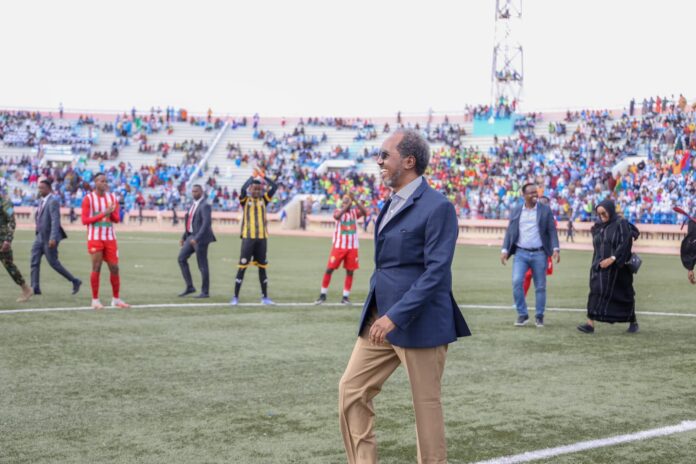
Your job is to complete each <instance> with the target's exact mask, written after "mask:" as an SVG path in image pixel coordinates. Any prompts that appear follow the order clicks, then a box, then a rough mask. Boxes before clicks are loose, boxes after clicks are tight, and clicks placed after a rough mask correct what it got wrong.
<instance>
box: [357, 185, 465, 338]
mask: <svg viewBox="0 0 696 464" xmlns="http://www.w3.org/2000/svg"><path fill="white" fill-rule="evenodd" d="M388 209H389V203H387V204H386V205H385V206H384V207H383V208H382V211H381V212H380V214H379V217H378V218H377V223H376V225H375V271H374V272H373V274H372V277H371V278H370V292H369V294H368V296H367V300H366V301H365V305H364V306H363V311H362V315H361V317H360V327H359V330H358V334H360V333H361V332H362V330H363V328H364V325H365V322H366V321H367V319H368V318H369V315H370V312H371V308H373V307H376V308H377V313H378V315H379V316H380V317H381V316H384V315H385V314H386V315H387V316H388V317H389V319H391V321H392V322H394V324H396V328H395V329H394V330H393V331H392V332H390V333H389V334H387V339H388V340H389V342H390V343H391V344H392V345H396V346H400V347H403V348H430V347H435V346H440V345H445V344H448V343H451V342H454V341H456V340H457V338H458V337H466V336H469V335H471V332H470V331H469V327H468V326H467V324H466V321H465V320H464V316H462V313H461V311H460V310H459V306H457V303H456V302H455V301H454V296H453V295H452V259H453V257H454V248H455V245H456V242H457V235H458V234H459V225H458V222H457V214H456V213H455V211H454V206H453V205H452V203H450V202H449V201H448V200H447V198H445V196H444V195H442V194H440V193H438V192H436V191H435V190H433V189H432V188H430V186H429V185H428V183H427V182H426V181H425V179H423V183H422V184H421V185H420V186H419V187H418V188H417V189H416V191H415V192H414V193H413V195H412V196H411V197H410V198H409V199H408V200H407V201H406V202H405V203H404V205H403V206H402V208H401V209H400V210H399V211H398V212H397V213H396V214H395V215H394V216H393V217H392V218H391V220H390V221H389V222H388V223H387V224H386V225H385V226H384V229H382V231H381V232H378V231H379V225H380V222H381V221H382V218H383V217H384V213H385V211H387V210H388Z"/></svg>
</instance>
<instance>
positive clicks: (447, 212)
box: [386, 202, 459, 329]
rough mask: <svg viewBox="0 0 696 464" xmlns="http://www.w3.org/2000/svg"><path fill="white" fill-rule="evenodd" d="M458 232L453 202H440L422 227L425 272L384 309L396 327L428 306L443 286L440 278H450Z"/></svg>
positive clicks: (416, 315) (413, 317) (408, 320)
mask: <svg viewBox="0 0 696 464" xmlns="http://www.w3.org/2000/svg"><path fill="white" fill-rule="evenodd" d="M458 234H459V225H458V223H457V213H456V212H455V211H454V206H453V205H452V203H450V202H446V203H442V204H441V205H440V206H438V207H437V208H436V209H435V211H433V213H432V214H431V215H430V217H429V218H428V221H427V223H426V227H425V250H424V253H423V255H424V257H425V272H424V273H423V274H421V275H420V277H418V279H416V281H415V282H414V283H413V285H411V288H410V289H409V290H408V291H407V292H406V293H404V294H403V296H402V297H401V299H400V300H399V301H397V302H396V303H395V304H394V305H393V306H392V307H391V308H390V309H389V310H388V311H387V313H386V315H387V316H388V317H389V319H390V320H391V321H392V322H393V323H394V324H396V325H397V326H398V327H399V328H401V329H404V328H406V327H408V325H409V324H410V323H411V322H413V321H414V320H415V319H416V318H417V317H418V316H419V315H420V314H421V313H422V312H423V311H424V310H425V309H426V308H427V307H428V305H427V303H428V301H430V300H431V299H432V297H433V294H434V293H435V292H436V291H438V290H439V289H440V288H441V287H442V283H443V279H447V278H450V277H449V275H450V272H451V268H452V259H453V258H454V248H455V245H456V244H457V235H458Z"/></svg>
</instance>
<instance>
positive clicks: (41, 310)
mask: <svg viewBox="0 0 696 464" xmlns="http://www.w3.org/2000/svg"><path fill="white" fill-rule="evenodd" d="M237 306H238V307H257V306H266V305H263V304H261V303H240V304H239V305H237ZM274 306H275V307H278V308H294V307H298V306H314V303H313V302H310V303H276V304H275V305H272V306H269V307H271V308H272V307H274ZM321 306H332V307H343V306H345V305H343V304H341V303H324V304H322V305H321ZM361 306H362V305H359V304H354V305H350V306H347V307H349V308H360V307H361ZM212 307H230V305H229V304H228V303H159V304H142V305H133V306H131V308H132V309H157V308H212ZM459 307H460V308H462V309H486V310H488V309H495V310H509V311H513V310H514V308H513V307H512V305H509V306H505V305H472V304H462V305H459ZM107 308H108V307H107ZM546 310H547V311H555V312H571V313H584V312H585V311H586V310H585V309H579V308H547V309H546ZM58 311H92V308H91V307H89V306H71V307H63V308H16V309H3V310H0V315H2V314H17V313H48V312H58ZM636 314H640V315H643V316H665V317H696V314H693V313H665V312H659V311H636Z"/></svg>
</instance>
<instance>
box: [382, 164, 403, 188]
mask: <svg viewBox="0 0 696 464" xmlns="http://www.w3.org/2000/svg"><path fill="white" fill-rule="evenodd" d="M401 174H402V170H401V168H399V169H398V170H397V171H396V172H395V173H394V174H393V175H391V176H389V178H388V179H385V180H384V185H386V186H387V187H389V188H394V182H395V181H398V180H399V179H401Z"/></svg>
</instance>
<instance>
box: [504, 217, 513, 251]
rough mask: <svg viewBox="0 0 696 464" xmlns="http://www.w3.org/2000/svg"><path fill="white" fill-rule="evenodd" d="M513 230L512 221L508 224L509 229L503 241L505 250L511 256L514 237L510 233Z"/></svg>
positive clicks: (506, 230)
mask: <svg viewBox="0 0 696 464" xmlns="http://www.w3.org/2000/svg"><path fill="white" fill-rule="evenodd" d="M511 228H512V219H510V221H509V222H508V226H507V229H505V238H504V239H503V248H502V249H503V250H505V252H506V253H507V254H508V255H509V254H510V247H511V246H512V244H511V243H510V242H511V240H512V236H511V233H510V230H511Z"/></svg>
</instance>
